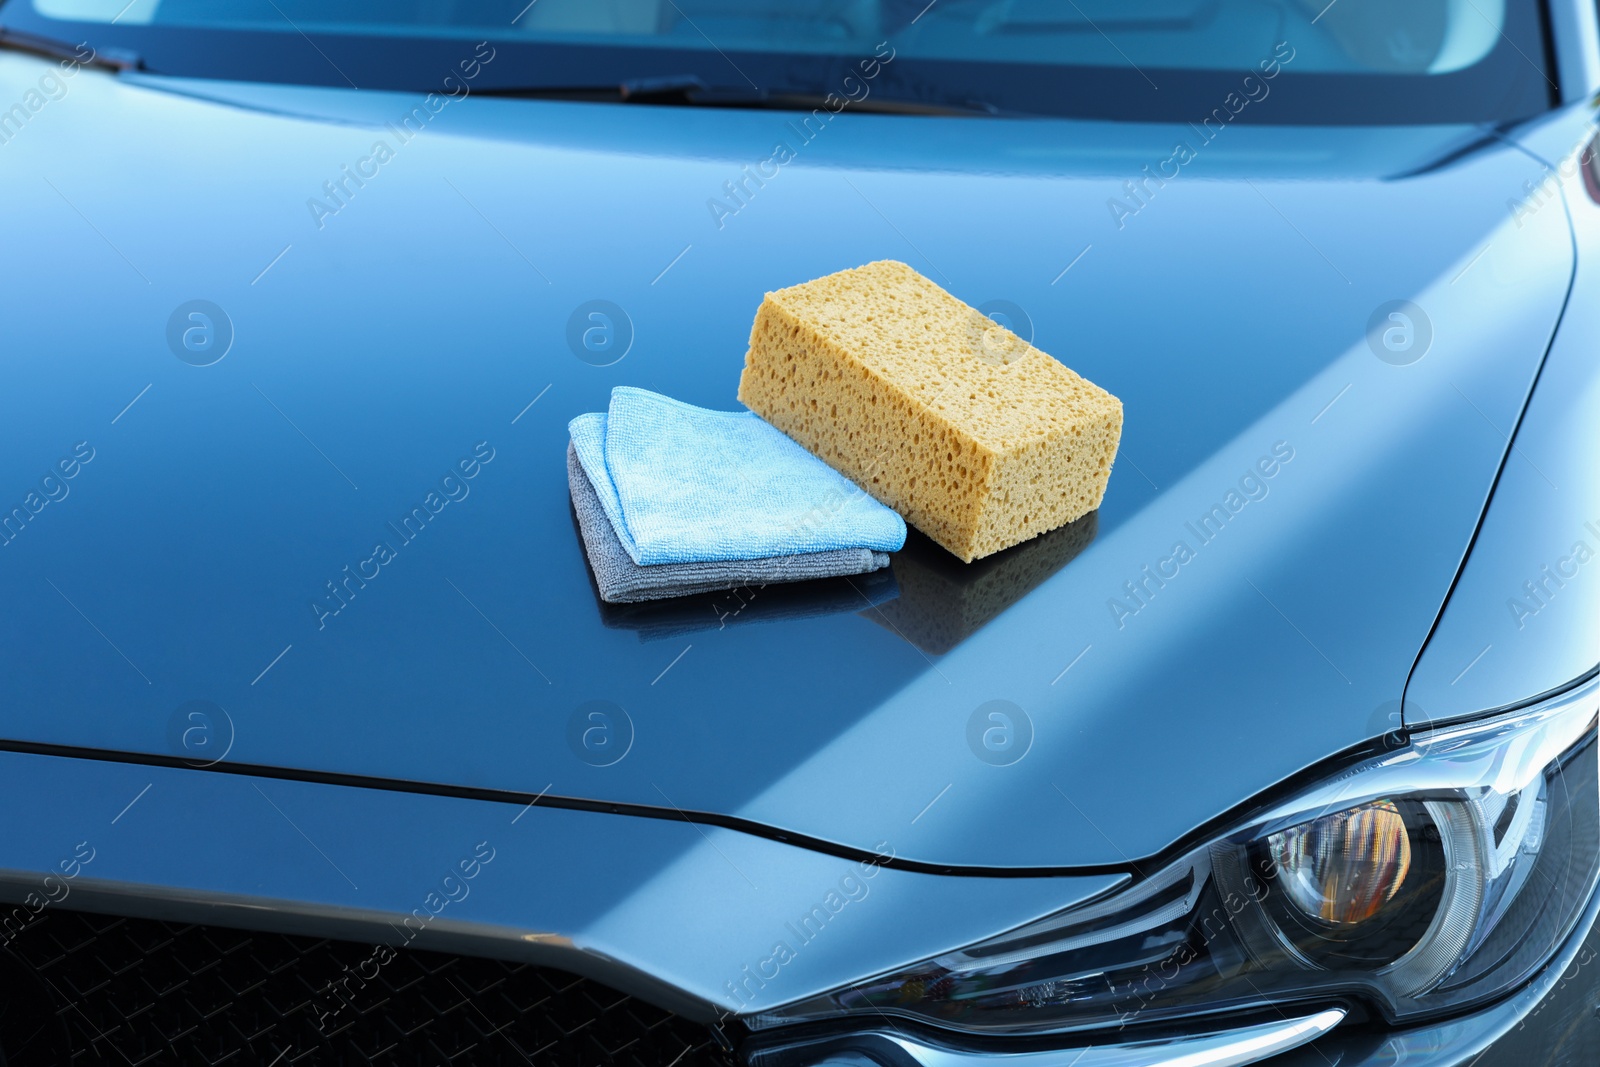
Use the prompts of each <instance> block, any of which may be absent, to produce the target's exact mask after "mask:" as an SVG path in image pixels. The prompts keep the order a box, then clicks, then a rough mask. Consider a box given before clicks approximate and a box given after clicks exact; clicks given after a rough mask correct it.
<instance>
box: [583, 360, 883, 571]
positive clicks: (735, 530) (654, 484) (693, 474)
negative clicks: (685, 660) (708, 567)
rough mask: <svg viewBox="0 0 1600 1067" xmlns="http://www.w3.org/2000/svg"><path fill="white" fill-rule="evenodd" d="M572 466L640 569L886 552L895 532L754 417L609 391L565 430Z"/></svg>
mask: <svg viewBox="0 0 1600 1067" xmlns="http://www.w3.org/2000/svg"><path fill="white" fill-rule="evenodd" d="M568 430H569V431H570V432H571V434H572V444H573V447H574V448H575V449H576V450H577V453H578V461H579V462H580V463H581V464H582V466H583V469H584V472H585V473H587V474H588V476H589V480H590V482H591V483H592V484H593V486H594V489H595V492H596V493H597V494H599V497H600V502H601V506H602V507H603V509H604V510H605V513H606V516H607V517H608V518H609V519H610V520H611V525H612V527H613V529H614V530H615V531H616V534H617V538H618V540H620V541H621V543H622V547H623V548H624V549H625V550H626V551H627V553H628V556H629V557H630V558H631V559H632V560H633V561H634V562H635V563H638V564H641V565H653V564H660V563H705V562H710V561H713V560H752V559H769V558H771V557H774V556H794V555H799V554H802V553H811V552H825V551H829V550H831V549H840V548H857V549H859V548H868V549H872V550H874V551H877V552H894V551H897V550H898V549H900V547H901V546H903V545H904V544H905V540H906V524H905V520H904V519H902V518H900V516H899V515H897V514H896V513H895V512H894V510H893V509H891V508H888V507H885V506H884V505H882V504H880V503H878V502H877V501H876V500H874V499H873V498H872V497H871V496H869V495H868V494H867V493H865V492H863V491H862V490H861V489H859V488H857V487H856V485H855V484H854V483H852V482H851V481H850V480H849V479H848V478H846V477H845V476H844V475H842V474H840V473H839V472H838V471H836V470H834V469H833V468H832V467H830V466H828V465H827V464H826V463H824V462H823V461H822V460H820V459H818V458H817V457H815V456H813V455H812V454H811V453H809V452H807V451H806V450H805V449H804V448H802V447H800V446H799V445H798V444H796V443H795V442H794V441H792V440H791V439H790V438H788V437H787V436H785V435H784V434H783V433H782V432H780V431H779V430H776V429H774V428H773V427H772V426H771V425H770V424H769V423H767V422H766V421H765V420H764V419H762V418H761V417H760V416H758V415H756V414H754V413H752V412H748V411H710V410H707V409H706V408H697V407H694V406H693V405H691V404H684V403H681V402H680V401H677V400H673V399H671V398H669V397H664V396H661V395H659V394H657V393H652V392H649V391H647V390H644V389H634V388H631V387H628V386H618V387H617V388H616V389H614V390H612V393H611V404H610V407H609V408H608V410H607V411H606V413H605V414H603V415H602V414H598V413H595V414H589V415H580V416H578V417H577V418H576V419H573V420H572V421H571V422H570V423H568Z"/></svg>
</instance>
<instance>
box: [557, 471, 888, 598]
mask: <svg viewBox="0 0 1600 1067" xmlns="http://www.w3.org/2000/svg"><path fill="white" fill-rule="evenodd" d="M567 485H568V488H570V489H571V491H572V508H573V510H574V511H575V512H576V513H577V515H578V530H579V533H580V534H581V535H582V537H583V548H584V551H585V553H587V555H588V557H589V567H590V568H591V569H592V570H593V571H594V580H595V584H596V585H597V586H599V588H600V599H601V600H604V601H605V602H607V603H608V604H631V603H636V602H638V601H641V600H665V599H666V598H668V597H675V596H687V595H689V594H691V593H711V592H716V591H717V590H720V589H736V588H738V587H740V586H745V585H770V584H772V583H774V582H800V581H806V580H808V579H811V578H833V577H837V576H839V575H845V574H866V573H868V572H870V571H875V570H880V569H882V568H884V567H887V566H888V565H889V555H888V553H886V552H874V551H872V550H871V549H868V548H840V549H833V550H830V551H827V552H806V553H802V554H800V555H795V556H769V557H767V558H765V559H738V560H720V561H716V562H710V563H655V564H650V565H647V566H640V565H639V564H637V563H635V562H634V561H633V558H632V557H631V556H629V555H628V550H627V549H625V548H623V547H622V542H621V541H620V540H619V539H618V538H617V532H616V530H615V529H613V528H612V526H611V520H610V519H609V518H607V517H606V513H605V509H604V508H603V507H602V506H601V504H600V495H599V494H598V493H596V492H595V490H594V486H593V485H591V484H590V483H589V476H588V475H587V474H585V473H584V471H583V464H581V463H579V462H578V453H577V450H576V449H574V448H573V447H572V445H571V443H568V445H567Z"/></svg>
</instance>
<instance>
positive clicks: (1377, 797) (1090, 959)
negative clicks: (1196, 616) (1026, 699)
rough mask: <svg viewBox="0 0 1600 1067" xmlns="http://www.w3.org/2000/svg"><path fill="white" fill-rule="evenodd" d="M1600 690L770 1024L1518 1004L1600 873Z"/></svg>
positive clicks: (1030, 1026)
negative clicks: (1517, 992)
mask: <svg viewBox="0 0 1600 1067" xmlns="http://www.w3.org/2000/svg"><path fill="white" fill-rule="evenodd" d="M1597 687H1600V683H1589V684H1587V685H1585V686H1582V687H1580V688H1579V689H1578V690H1575V691H1573V692H1571V693H1568V694H1566V695H1565V696H1563V697H1560V698H1557V699H1555V700H1552V701H1549V702H1547V703H1545V704H1542V705H1539V706H1537V707H1534V708H1530V709H1525V710H1523V711H1520V712H1516V713H1512V714H1509V715H1504V716H1501V717H1498V718H1495V719H1491V720H1487V721H1485V722H1482V723H1478V724H1473V725H1468V726H1457V727H1447V728H1441V729H1436V730H1431V731H1426V732H1421V733H1416V734H1414V735H1412V737H1411V738H1410V740H1409V743H1408V744H1406V746H1405V747H1404V748H1401V749H1397V750H1394V751H1390V752H1387V753H1385V754H1383V755H1380V756H1375V757H1372V758H1370V759H1367V760H1365V761H1364V762H1360V763H1358V764H1356V765H1355V766H1353V767H1351V768H1349V769H1347V770H1345V771H1344V772H1342V773H1340V774H1338V775H1336V776H1335V777H1333V778H1332V779H1330V780H1328V781H1326V782H1323V783H1321V784H1319V785H1317V786H1315V787H1313V788H1311V789H1308V790H1306V791H1304V792H1302V793H1300V794H1299V795H1297V796H1294V797H1292V798H1290V799H1289V800H1286V801H1284V802H1281V803H1276V804H1273V805H1271V806H1270V807H1268V808H1267V809H1266V810H1265V811H1263V812H1262V813H1261V814H1260V815H1258V816H1256V817H1254V818H1252V819H1250V820H1248V821H1247V822H1246V823H1245V824H1243V825H1240V826H1238V827H1237V828H1236V829H1235V830H1233V831H1232V832H1229V833H1227V834H1224V835H1221V836H1220V837H1218V838H1217V839H1215V840H1213V841H1212V842H1210V843H1209V844H1207V845H1206V846H1204V847H1201V848H1197V849H1195V850H1193V851H1192V852H1190V853H1188V854H1187V855H1185V856H1183V857H1182V858H1181V859H1179V860H1177V861H1176V862H1173V863H1170V864H1168V865H1167V866H1165V867H1164V868H1162V869H1161V870H1159V871H1158V872H1156V873H1155V874H1153V875H1152V876H1150V877H1148V878H1145V879H1143V880H1141V881H1139V882H1137V883H1135V884H1134V885H1132V886H1131V887H1129V888H1127V889H1124V890H1122V891H1119V892H1117V893H1115V894H1113V895H1112V896H1109V897H1106V898H1103V899H1101V900H1099V901H1096V902H1091V903H1090V904H1087V905H1081V906H1078V907H1075V908H1072V909H1069V910H1067V911H1064V912H1061V913H1058V914H1056V915H1052V916H1050V917H1048V918H1045V919H1042V920H1040V921H1038V922H1035V923H1032V924H1029V925H1028V926H1025V927H1022V928H1020V929H1017V930H1013V931H1012V932H1010V933H1008V934H1004V935H1002V936H1000V937H996V938H994V939H991V940H989V941H985V942H982V943H980V944H976V945H972V946H970V947H968V948H966V949H963V950H960V951H957V952H952V953H948V954H946V955H943V956H940V957H938V958H936V959H931V960H926V961H924V962H922V963H919V964H916V965H913V966H911V967H908V968H906V969H903V970H901V971H898V972H895V973H893V974H888V975H884V976H882V977H880V978H877V979H874V980H871V981H867V982H864V983H861V984H859V985H855V986H852V987H850V988H846V989H841V990H837V991H835V992H833V993H829V994H826V995H823V996H819V997H814V998H812V999H810V1000H807V1001H803V1002H800V1003H797V1004H793V1005H790V1006H789V1007H787V1008H785V1009H780V1010H778V1011H775V1012H770V1013H767V1014H765V1015H762V1016H759V1017H757V1018H754V1019H751V1020H750V1023H751V1025H752V1026H753V1027H754V1028H757V1029H762V1028H767V1027H772V1026H777V1025H781V1024H790V1023H795V1022H799V1021H807V1020H819V1019H828V1018H834V1019H837V1018H839V1017H841V1016H851V1015H857V1014H859V1015H861V1016H863V1017H864V1018H870V1019H873V1020H877V1021H878V1022H880V1023H881V1022H882V1019H883V1017H884V1016H895V1017H900V1018H904V1019H910V1020H917V1021H921V1022H924V1023H927V1024H931V1025H934V1026H937V1027H941V1028H945V1029H951V1030H959V1031H966V1032H972V1033H991V1034H999V1033H1017V1034H1040V1033H1058V1032H1067V1031H1073V1030H1080V1029H1087V1028H1091V1027H1102V1026H1107V1025H1127V1024H1129V1023H1133V1022H1144V1021H1158V1020H1162V1019H1170V1018H1174V1017H1189V1016H1194V1015H1197V1014H1204V1013H1211V1012H1223V1011H1227V1012H1237V1011H1241V1010H1248V1009H1251V1008H1257V1007H1266V1006H1268V1005H1273V1006H1282V1005H1284V1004H1285V1003H1287V1002H1292V1001H1301V1000H1303V1001H1319V1000H1320V1001H1324V1002H1325V1001H1327V1000H1328V999H1330V998H1338V999H1342V1000H1360V1001H1364V1002H1366V1003H1367V1004H1368V1005H1370V1007H1371V1008H1373V1009H1374V1010H1375V1011H1376V1012H1377V1013H1379V1014H1381V1015H1382V1016H1383V1017H1385V1018H1387V1019H1388V1020H1390V1021H1392V1022H1400V1021H1411V1020H1415V1019H1420V1018H1424V1017H1428V1016H1432V1015H1437V1014H1441V1013H1446V1012H1450V1011H1458V1010H1462V1009H1464V1008H1467V1007H1470V1006H1472V1005H1475V1004H1479V1003H1483V1002H1485V1001H1488V1000H1491V999H1493V998H1495V997H1498V996H1502V995H1504V994H1505V993H1507V992H1510V991H1511V990H1513V989H1515V988H1516V987H1517V986H1518V985H1520V984H1521V983H1522V982H1524V981H1525V980H1526V979H1527V978H1528V977H1530V976H1531V975H1532V974H1533V973H1534V972H1535V971H1536V970H1537V969H1538V968H1539V967H1540V966H1541V965H1543V964H1544V963H1545V961H1547V960H1548V959H1549V958H1550V956H1551V955H1552V954H1553V953H1554V952H1555V951H1556V949H1557V948H1558V947H1559V946H1560V945H1561V944H1562V942H1563V941H1564V940H1565V939H1566V937H1567V935H1568V934H1569V933H1570V932H1571V931H1572V929H1573V927H1574V925H1575V924H1576V922H1577V919H1578V917H1579V916H1580V915H1581V913H1582V911H1583V908H1584V906H1585V905H1586V904H1587V902H1588V900H1589V898H1590V895H1591V893H1592V892H1593V891H1594V887H1595V885H1596V881H1597V877H1600V768H1597V755H1596V752H1597V748H1600V744H1597V740H1596V717H1595V708H1596V701H1597V696H1596V692H1597Z"/></svg>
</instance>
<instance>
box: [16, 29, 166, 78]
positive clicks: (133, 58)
mask: <svg viewBox="0 0 1600 1067" xmlns="http://www.w3.org/2000/svg"><path fill="white" fill-rule="evenodd" d="M85 47H86V46H85V45H81V44H80V45H73V44H68V43H67V42H66V41H61V40H57V39H55V38H53V37H40V36H38V35H37V34H32V33H18V32H17V31H16V30H12V29H8V28H7V27H4V26H0V48H3V49H6V50H7V51H12V52H26V53H28V54H29V55H35V56H43V57H44V58H45V59H65V60H71V61H72V62H75V63H78V64H80V65H82V66H86V67H98V68H100V69H102V70H112V71H118V72H120V71H124V70H141V69H143V67H144V60H143V58H142V57H141V56H140V55H139V54H138V53H137V52H134V51H132V50H131V49H127V48H99V49H95V48H90V49H88V54H87V55H85V54H84V48H85Z"/></svg>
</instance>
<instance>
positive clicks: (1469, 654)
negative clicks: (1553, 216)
mask: <svg viewBox="0 0 1600 1067" xmlns="http://www.w3.org/2000/svg"><path fill="white" fill-rule="evenodd" d="M1594 136H1595V129H1594V125H1593V122H1592V114H1591V113H1589V112H1585V111H1578V112H1573V113H1569V114H1567V115H1565V116H1561V117H1559V118H1552V119H1551V120H1550V121H1549V122H1547V123H1545V124H1543V125H1542V128H1539V129H1536V130H1533V131H1530V133H1529V135H1528V136H1527V138H1526V139H1527V141H1528V143H1529V146H1530V148H1531V149H1532V150H1533V151H1535V152H1538V153H1539V155H1540V156H1541V158H1543V159H1544V160H1545V161H1546V162H1547V164H1548V165H1549V168H1550V170H1549V173H1548V177H1547V179H1546V180H1545V181H1543V182H1542V183H1541V184H1540V186H1539V188H1538V190H1537V192H1538V195H1539V196H1540V197H1541V199H1543V200H1544V201H1545V202H1546V203H1547V204H1549V207H1548V209H1547V210H1556V209H1557V207H1558V206H1559V204H1558V203H1557V197H1558V196H1559V197H1561V198H1563V199H1564V202H1565V203H1566V205H1567V207H1568V209H1569V210H1570V212H1571V216H1572V219H1573V225H1574V229H1575V232H1576V239H1577V243H1578V247H1579V248H1580V249H1585V250H1594V249H1597V248H1600V203H1597V202H1596V199H1595V194H1594V193H1591V192H1590V191H1589V188H1588V183H1586V181H1585V178H1584V175H1583V166H1582V165H1581V159H1582V157H1584V156H1585V155H1586V154H1589V153H1592V151H1593V145H1594V143H1595V142H1594ZM1590 181H1591V182H1592V181H1593V179H1592V178H1591V179H1590ZM1595 188H1596V190H1597V192H1600V184H1596V185H1595ZM1597 353H1600V269H1597V265H1596V263H1595V258H1594V254H1593V252H1590V253H1589V254H1587V255H1580V258H1579V269H1578V274H1577V278H1576V279H1575V281H1574V283H1573V294H1572V299H1571V301H1570V302H1569V304H1568V309H1567V313H1566V315H1565V316H1564V317H1563V319H1562V326H1561V330H1560V332H1559V334H1557V337H1556V343H1555V344H1554V345H1553V346H1552V348H1551V351H1550V357H1549V360H1548V361H1547V363H1546V366H1545V369H1544V373H1543V374H1542V375H1541V377H1540V379H1539V385H1538V388H1537V389H1536V390H1535V391H1534V394H1533V398H1532V400H1531V401H1530V402H1529V405H1528V410H1527V413H1526V415H1525V416H1524V418H1523V421H1522V425H1521V427H1520V428H1519V429H1518V430H1517V434H1516V439H1515V447H1514V448H1513V449H1512V451H1511V454H1510V457H1509V459H1508V461H1507V463H1506V467H1505V471H1504V473H1503V474H1502V475H1501V478H1500V481H1499V484H1498V485H1497V486H1496V487H1495V492H1494V499H1493V501H1492V503H1491V504H1490V507H1489V510H1488V513H1487V514H1486V516H1485V518H1484V522H1483V528H1482V530H1481V531H1480V533H1479V535H1478V540H1477V543H1476V544H1475V545H1474V546H1473V550H1472V554H1471V556H1470V557H1469V558H1468V560H1467V564H1466V567H1465V568H1464V569H1463V571H1462V574H1461V580H1460V582H1459V583H1458V584H1457V586H1456V588H1455V590H1454V592H1452V594H1451V596H1450V603H1449V604H1448V605H1447V606H1446V608H1445V612H1444V615H1443V616H1442V617H1441V619H1440V621H1439V628H1438V630H1437V631H1436V632H1435V634H1434V635H1433V639H1432V641H1431V642H1430V643H1429V645H1428V649H1427V651H1426V652H1425V653H1424V654H1423V656H1422V658H1421V660H1420V661H1418V663H1417V669H1416V673H1415V674H1414V675H1413V676H1412V679H1411V684H1410V686H1409V688H1408V689H1407V690H1406V721H1407V723H1408V725H1422V724H1425V723H1427V722H1430V721H1440V720H1444V719H1452V718H1459V717H1462V716H1466V715H1472V714H1474V713H1476V712H1479V711H1482V710H1483V709H1485V708H1486V707H1490V708H1492V707H1507V706H1510V705H1513V704H1519V703H1524V702H1527V701H1529V700H1531V699H1532V698H1534V697H1537V696H1539V695H1540V694H1542V693H1547V692H1550V691H1551V690H1554V689H1557V688H1560V687H1562V686H1564V685H1566V684H1568V683H1570V682H1572V681H1574V680H1576V679H1578V678H1581V677H1583V676H1584V675H1585V674H1587V673H1589V672H1590V671H1592V670H1594V668H1595V666H1596V665H1597V664H1600V476H1597V475H1596V472H1595V456H1596V453H1597V448H1596V444H1597V428H1600V358H1597ZM1507 429H1509V427H1508V428H1507Z"/></svg>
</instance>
